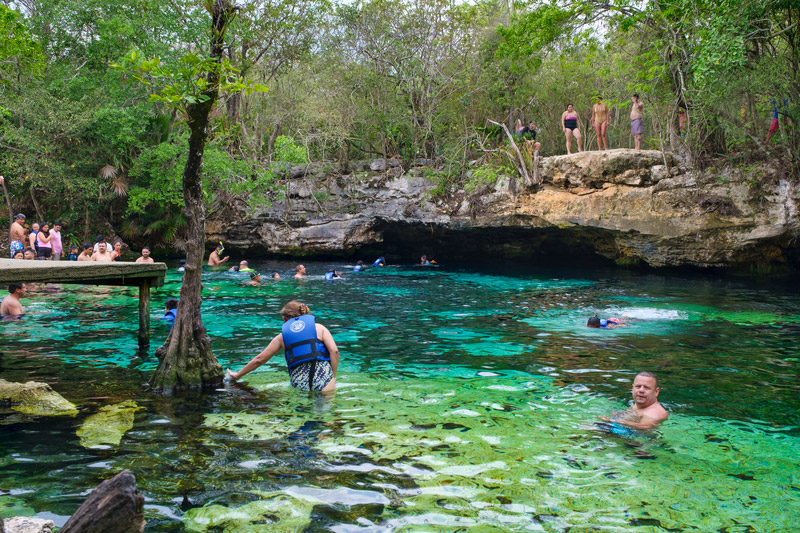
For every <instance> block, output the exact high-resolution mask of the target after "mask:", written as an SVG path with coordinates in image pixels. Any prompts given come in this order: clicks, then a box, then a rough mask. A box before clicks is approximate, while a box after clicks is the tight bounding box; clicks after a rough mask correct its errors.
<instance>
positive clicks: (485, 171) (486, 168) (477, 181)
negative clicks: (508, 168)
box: [464, 165, 502, 193]
mask: <svg viewBox="0 0 800 533" xmlns="http://www.w3.org/2000/svg"><path fill="white" fill-rule="evenodd" d="M501 172H502V170H501V169H498V168H497V167H494V166H492V165H482V166H480V167H478V168H476V169H475V170H474V171H472V175H471V176H470V178H469V179H468V180H467V181H466V183H465V184H464V190H465V191H466V192H468V193H472V192H475V191H476V190H477V189H478V188H479V187H481V186H483V185H494V184H495V183H497V180H498V179H500V177H501V176H502V174H501Z"/></svg>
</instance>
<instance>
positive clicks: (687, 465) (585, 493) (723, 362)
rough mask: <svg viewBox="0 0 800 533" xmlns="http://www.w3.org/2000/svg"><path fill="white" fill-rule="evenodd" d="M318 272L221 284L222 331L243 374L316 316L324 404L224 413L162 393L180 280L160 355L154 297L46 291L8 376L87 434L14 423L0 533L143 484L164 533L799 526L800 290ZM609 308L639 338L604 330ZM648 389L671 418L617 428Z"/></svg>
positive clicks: (256, 384)
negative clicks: (9, 519)
mask: <svg viewBox="0 0 800 533" xmlns="http://www.w3.org/2000/svg"><path fill="white" fill-rule="evenodd" d="M256 266H257V267H258V268H259V269H260V270H262V271H264V272H271V271H272V270H280V271H282V272H287V273H288V271H289V269H290V267H291V266H293V265H290V264H289V263H279V262H272V263H262V264H260V265H259V264H257V265H256ZM306 266H307V267H308V270H309V272H310V273H311V274H317V276H313V275H312V276H311V277H310V278H309V279H306V280H303V281H295V280H292V279H284V280H282V281H279V282H272V283H269V284H266V285H264V286H262V287H258V288H250V287H241V286H240V285H239V284H240V282H241V281H243V280H244V278H243V277H240V275H234V274H228V273H222V272H207V273H206V274H205V284H206V286H207V287H208V288H209V290H206V291H205V292H204V298H205V299H204V303H203V305H204V309H203V316H204V320H205V323H206V326H207V327H208V330H209V333H210V335H211V336H212V339H213V346H214V351H215V354H216V356H217V357H218V358H219V359H220V360H221V362H222V364H223V365H224V366H233V367H234V368H239V367H240V366H241V365H243V364H244V363H245V362H247V361H248V360H249V359H250V358H251V357H252V356H254V355H255V354H257V353H258V352H259V351H260V350H261V349H262V348H263V347H264V346H265V345H266V344H267V342H268V341H269V339H271V338H272V336H274V335H275V334H276V332H277V331H278V328H279V326H280V319H279V315H278V310H279V309H280V307H281V306H282V305H283V304H284V303H285V302H286V301H288V300H289V299H291V298H298V299H302V300H303V301H305V302H308V303H309V304H310V305H311V308H312V312H313V313H314V314H315V315H317V316H318V318H319V321H320V322H321V323H323V324H325V325H326V326H327V327H328V328H329V329H330V330H331V332H332V333H333V335H334V337H335V339H336V341H337V343H338V344H339V348H340V350H341V353H342V360H341V364H340V367H339V379H338V381H339V388H338V390H337V392H336V394H335V395H334V396H333V397H332V398H330V399H325V398H323V397H320V396H313V395H312V396H310V395H308V394H307V393H300V392H296V391H293V390H292V389H291V388H290V387H289V386H288V379H287V375H286V373H285V370H284V368H283V362H282V360H281V358H275V359H274V360H273V361H271V362H270V363H268V364H267V365H265V366H264V367H262V368H261V369H259V370H258V371H256V372H255V373H253V374H251V375H249V376H247V377H246V378H245V380H244V382H243V383H242V384H236V385H233V384H227V385H226V386H225V387H224V388H223V389H221V390H218V391H213V392H208V393H188V394H178V395H175V396H160V395H152V394H149V393H148V392H147V389H146V383H147V380H148V378H149V376H150V374H151V373H152V371H153V369H154V368H155V361H154V360H153V359H152V352H153V351H154V349H155V346H157V345H158V344H159V340H161V339H163V338H164V336H165V335H166V333H167V329H166V327H165V326H164V324H163V323H162V322H161V321H159V320H157V319H156V318H157V317H158V316H160V315H162V314H163V311H162V310H161V307H160V306H161V305H162V304H163V301H164V300H165V299H166V298H169V297H173V296H176V295H177V290H178V286H179V283H180V278H179V275H178V274H176V273H174V272H173V273H170V274H169V276H168V279H167V284H166V285H165V286H164V287H163V288H161V289H158V290H156V291H154V303H153V319H154V320H153V343H154V347H153V349H151V355H150V356H149V357H145V358H144V359H142V358H140V357H139V356H138V354H137V350H136V327H137V323H138V322H137V314H136V313H137V306H136V302H137V299H136V292H135V291H133V290H127V289H110V288H83V287H66V289H67V290H68V292H48V293H44V292H40V293H36V294H33V293H31V294H29V296H30V297H29V298H26V299H25V300H24V302H23V303H24V304H25V307H26V310H27V311H28V314H27V315H26V317H25V318H24V319H23V320H22V321H20V322H0V340H1V342H2V345H0V351H1V352H2V355H1V356H0V376H2V377H3V378H5V379H9V380H12V381H25V380H38V381H46V382H48V383H50V384H51V385H52V386H53V387H54V388H55V389H56V390H57V391H59V392H60V393H62V394H63V395H64V396H65V397H67V399H69V400H71V401H72V402H74V403H75V404H76V405H77V406H78V408H79V414H78V415H77V416H76V417H74V418H73V417H58V418H36V417H29V416H23V415H21V414H19V413H16V412H14V411H12V410H10V409H8V408H0V435H1V436H2V439H1V440H0V515H2V516H10V515H15V514H22V515H31V516H33V515H37V516H40V517H45V518H51V519H53V520H55V521H56V523H57V524H63V523H64V521H65V520H66V518H67V517H68V516H69V515H70V514H71V513H72V512H73V511H74V510H75V509H76V508H77V507H78V505H80V503H81V502H82V501H83V500H84V499H85V497H86V494H87V492H88V491H89V490H90V489H91V488H93V487H94V486H96V485H97V484H98V483H99V482H100V481H102V480H103V479H106V478H108V477H110V476H112V475H113V474H115V473H117V472H118V471H120V470H122V469H124V468H128V469H130V470H132V471H133V472H134V474H135V475H136V477H137V483H138V487H139V490H140V491H141V492H142V493H143V494H144V495H145V497H146V504H145V508H146V513H147V520H148V529H147V530H148V531H183V530H187V531H303V530H307V531H334V532H374V531H467V530H469V531H480V532H489V531H567V530H569V531H587V530H602V531H630V530H636V531H682V530H695V531H728V532H735V531H764V532H773V531H787V532H788V531H797V530H798V529H800V464H799V462H800V429H798V422H799V421H800V384H799V381H798V378H800V349H798V340H800V306H798V304H797V302H798V295H800V291H799V290H798V289H796V288H795V286H794V283H792V282H790V281H787V282H771V283H755V282H747V281H741V280H730V279H728V280H714V279H711V278H705V277H679V276H659V275H645V274H636V273H630V272H626V271H605V272H588V271H575V272H569V271H565V270H558V271H555V270H554V271H545V270H532V269H527V270H524V269H521V268H520V269H517V270H508V269H506V270H499V269H494V270H489V269H486V268H483V269H480V268H473V269H464V270H449V269H446V268H429V269H423V268H414V267H408V268H387V269H383V270H380V271H368V272H366V273H361V274H346V276H347V277H346V279H345V280H344V281H337V282H333V283H330V282H325V281H324V280H323V279H322V278H321V274H322V273H323V272H324V270H325V267H327V266H328V265H327V264H323V263H306ZM594 312H597V313H599V314H600V315H601V316H602V315H605V316H612V315H614V316H619V315H622V314H628V315H631V316H632V317H634V318H632V319H631V322H630V326H629V327H627V328H617V329H614V330H592V329H589V328H586V327H584V325H583V324H585V321H586V319H587V318H588V316H589V315H591V314H592V313H594ZM640 370H651V371H653V372H656V373H657V374H658V375H659V377H660V379H661V386H662V391H661V396H660V400H661V401H662V403H663V404H664V405H665V407H666V408H667V409H668V410H669V411H670V413H671V416H670V418H669V420H668V421H667V422H666V423H664V424H663V425H662V426H661V428H660V429H659V431H658V432H656V433H655V434H653V435H649V436H637V437H635V438H627V439H626V438H622V437H619V436H615V435H612V434H608V433H604V432H602V431H600V430H599V429H597V428H596V427H595V426H594V422H595V421H596V420H597V417H598V416H602V415H606V414H608V413H609V412H611V411H613V410H619V409H621V408H623V407H625V406H626V405H627V403H628V400H629V397H630V392H629V391H630V384H631V380H632V378H633V375H634V374H635V373H636V372H638V371H640ZM123 402H128V403H123ZM131 402H135V403H131ZM107 416H110V417H111V418H103V417H107ZM98 427H101V428H104V429H105V430H106V432H107V433H110V434H111V435H110V436H109V435H100V436H98V435H97V434H96V433H93V432H92V431H90V429H87V428H98ZM114 435H116V439H115V437H114Z"/></svg>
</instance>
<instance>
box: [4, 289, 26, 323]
mask: <svg viewBox="0 0 800 533" xmlns="http://www.w3.org/2000/svg"><path fill="white" fill-rule="evenodd" d="M23 296H25V284H24V283H12V284H11V285H9V286H8V296H6V297H5V298H3V301H2V302H0V315H2V316H19V315H21V314H22V313H23V311H22V304H21V303H20V301H19V299H20V298H22V297H23Z"/></svg>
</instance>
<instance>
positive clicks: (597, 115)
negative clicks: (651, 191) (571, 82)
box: [514, 93, 644, 155]
mask: <svg viewBox="0 0 800 533" xmlns="http://www.w3.org/2000/svg"><path fill="white" fill-rule="evenodd" d="M631 100H632V105H631V113H630V125H631V135H632V136H633V143H634V148H635V149H636V150H641V149H642V135H644V122H643V118H644V115H643V111H644V102H642V101H641V100H640V99H639V95H638V94H636V93H634V94H633V96H631ZM608 119H609V110H608V106H607V105H606V104H605V102H603V97H602V96H597V97H596V98H595V103H594V105H593V106H592V118H591V125H592V127H593V128H594V131H595V134H596V135H597V149H598V150H608V136H607V132H608ZM561 129H562V130H563V131H564V136H565V137H566V140H567V154H568V155H571V154H572V139H575V144H576V145H577V146H578V152H582V151H583V137H582V136H581V121H580V117H579V116H578V112H577V111H576V109H575V106H574V105H573V104H568V105H567V108H566V110H565V111H564V112H563V113H562V114H561ZM514 135H515V136H516V137H517V138H520V139H524V140H525V141H526V143H525V146H526V148H527V149H528V151H532V150H533V151H538V150H539V147H540V146H541V143H538V142H536V122H535V121H533V120H531V121H530V122H529V123H528V125H527V126H524V125H523V123H522V119H517V121H516V123H515V125H514Z"/></svg>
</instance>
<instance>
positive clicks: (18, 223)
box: [9, 213, 25, 257]
mask: <svg viewBox="0 0 800 533" xmlns="http://www.w3.org/2000/svg"><path fill="white" fill-rule="evenodd" d="M24 223H25V215H23V214H22V213H19V214H18V215H17V216H16V217H14V222H13V223H12V224H11V230H10V231H9V238H10V240H9V242H10V243H11V257H14V255H15V254H16V253H17V252H23V253H24V252H25V227H24V226H23V225H22V224H24Z"/></svg>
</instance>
